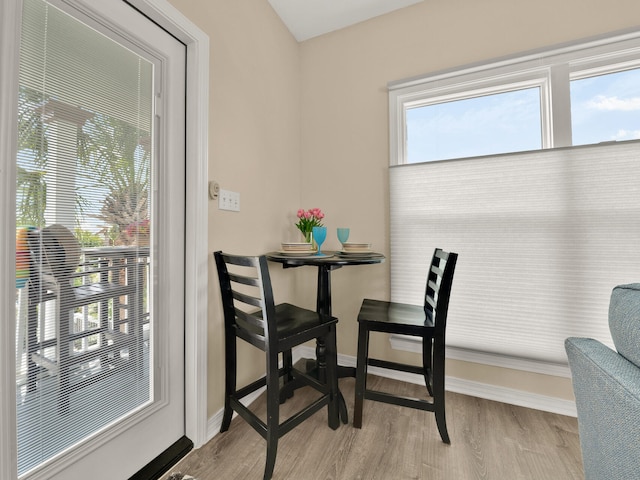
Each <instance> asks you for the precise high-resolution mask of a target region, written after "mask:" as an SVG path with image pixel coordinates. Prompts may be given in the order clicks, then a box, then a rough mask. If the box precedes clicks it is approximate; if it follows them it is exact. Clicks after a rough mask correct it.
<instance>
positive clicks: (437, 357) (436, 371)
mask: <svg viewBox="0 0 640 480" xmlns="http://www.w3.org/2000/svg"><path fill="white" fill-rule="evenodd" d="M433 356H434V362H433V406H434V413H435V415H436V424H437V425H438V432H440V437H441V438H442V441H443V442H444V443H451V440H450V439H449V433H448V432H447V418H446V415H445V409H444V405H445V404H444V395H445V391H444V345H437V344H436V345H434V351H433Z"/></svg>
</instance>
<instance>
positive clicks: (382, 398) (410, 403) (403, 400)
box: [364, 390, 435, 412]
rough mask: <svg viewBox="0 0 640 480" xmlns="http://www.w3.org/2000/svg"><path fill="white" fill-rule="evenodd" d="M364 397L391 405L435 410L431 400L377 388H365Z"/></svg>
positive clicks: (428, 410)
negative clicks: (382, 390)
mask: <svg viewBox="0 0 640 480" xmlns="http://www.w3.org/2000/svg"><path fill="white" fill-rule="evenodd" d="M364 398H365V399H367V400H373V401H376V402H383V403H389V404H391V405H399V406H401V407H409V408H415V409H417V410H425V411H427V412H433V411H435V405H434V404H433V403H432V402H428V401H426V400H421V399H419V398H411V397H402V396H398V395H391V394H389V393H385V392H379V391H377V390H365V391H364Z"/></svg>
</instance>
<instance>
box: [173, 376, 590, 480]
mask: <svg viewBox="0 0 640 480" xmlns="http://www.w3.org/2000/svg"><path fill="white" fill-rule="evenodd" d="M370 378H371V379H370V381H369V385H370V386H371V387H372V388H376V389H384V390H386V391H389V392H402V393H403V394H406V395H413V396H422V395H424V393H423V392H425V389H424V387H422V388H421V387H420V386H418V385H413V384H409V383H404V382H399V381H395V380H390V379H386V378H381V377H377V376H376V377H373V376H372V377H370ZM354 384H355V380H354V379H351V378H347V379H341V380H340V389H341V391H342V392H343V394H344V396H345V399H346V401H347V407H348V409H349V415H350V417H351V416H352V415H353V392H354ZM311 395H314V393H312V391H311V390H308V389H301V390H298V391H296V395H295V397H294V398H293V399H292V400H290V401H287V403H286V404H285V405H283V406H282V407H281V410H280V411H281V415H287V414H288V413H287V412H289V413H291V412H292V411H293V410H292V409H294V408H296V407H297V406H299V403H298V402H300V401H301V400H304V398H305V397H306V398H307V399H308V398H311ZM446 401H447V408H446V411H447V427H448V430H449V436H450V437H451V445H446V444H444V443H442V441H441V440H440V436H439V434H438V431H437V428H436V424H435V418H434V416H433V414H431V413H428V412H420V411H417V410H412V409H408V408H402V407H396V406H393V405H386V404H382V403H378V402H372V401H365V409H364V419H363V428H362V429H361V430H357V429H355V428H353V427H352V425H351V424H348V425H344V424H343V425H341V426H340V428H339V429H338V430H336V431H333V430H331V429H330V428H329V427H328V426H327V423H326V410H325V409H323V410H322V411H321V412H319V413H317V414H315V415H314V416H313V417H311V418H310V419H309V420H307V421H306V422H304V423H303V424H302V425H300V426H299V427H297V428H296V429H294V430H292V431H291V432H289V433H288V434H287V435H285V436H284V437H282V438H281V439H280V442H279V445H278V457H277V460H276V466H275V471H274V475H273V479H274V480H278V479H292V480H293V479H295V480H325V479H331V480H333V479H335V480H357V479H362V480H374V479H379V480H396V479H398V480H404V479H429V480H466V479H491V480H518V479H523V480H524V479H527V480H545V479H549V480H564V479H583V478H584V475H583V472H582V462H581V456H580V455H581V454H580V444H579V438H578V426H577V421H576V419H575V418H573V417H566V416H562V415H556V414H552V413H547V412H541V411H538V410H531V409H527V408H523V407H516V406H513V405H507V404H503V403H498V402H492V401H489V400H483V399H479V398H475V397H469V396H465V395H460V394H456V393H452V392H447V398H446ZM252 408H253V409H255V411H260V412H264V410H265V403H264V395H263V396H262V397H261V398H260V399H259V400H257V401H256V402H254V404H253V407H252ZM263 418H264V417H263ZM349 420H350V421H351V420H352V419H351V418H350V419H349ZM265 450H266V442H265V441H264V440H263V439H262V437H261V436H260V435H258V434H257V433H256V432H255V431H254V430H253V429H251V427H249V426H248V425H247V424H246V422H244V421H243V420H242V419H240V418H238V417H236V418H235V419H234V420H233V421H232V423H231V428H230V429H229V431H228V432H225V433H222V434H218V435H216V436H215V437H214V438H213V439H212V440H211V441H210V442H209V443H207V444H206V445H205V446H203V447H202V448H200V449H198V450H194V451H192V452H191V453H190V454H189V455H187V456H186V457H185V458H184V459H183V460H182V461H181V462H180V463H179V464H178V465H176V466H175V467H174V468H173V469H172V470H171V471H170V472H169V473H171V472H182V473H185V474H189V475H192V476H194V477H195V478H196V479H197V480H220V479H224V480H232V479H242V480H253V479H256V480H258V479H262V475H263V469H264V460H265ZM167 477H168V475H167ZM167 477H164V479H163V480H165V479H166V478H167Z"/></svg>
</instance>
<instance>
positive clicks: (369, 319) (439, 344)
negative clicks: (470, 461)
mask: <svg viewBox="0 0 640 480" xmlns="http://www.w3.org/2000/svg"><path fill="white" fill-rule="evenodd" d="M457 258H458V254H456V253H447V252H444V251H442V250H441V249H439V248H436V249H435V251H434V253H433V258H432V260H431V265H430V268H429V275H428V277H427V286H426V291H425V297H424V306H417V305H409V304H405V303H394V302H385V301H380V300H370V299H365V300H364V301H363V302H362V306H361V308H360V313H359V314H358V324H359V327H358V360H357V366H356V395H355V412H354V419H353V426H354V427H356V428H362V410H363V404H364V400H365V399H367V400H374V401H377V402H384V403H390V404H392V405H400V406H403V407H409V408H416V409H419V410H426V411H429V412H434V413H435V416H436V423H437V425H438V431H439V432H440V436H441V437H442V441H443V442H445V443H451V442H450V440H449V434H448V433H447V423H446V417H445V408H444V407H445V403H444V361H445V355H444V353H445V329H446V325H447V311H448V308H449V296H450V293H451V284H452V282H453V272H454V270H455V267H456V261H457ZM370 332H384V333H392V334H397V335H410V336H414V337H421V338H422V363H423V364H422V367H418V366H414V365H406V364H402V363H395V362H389V361H386V360H378V359H374V358H369V334H370ZM369 365H372V366H375V367H382V368H388V369H392V370H399V371H402V372H409V373H416V374H419V375H423V376H424V379H425V383H426V387H427V390H428V392H429V395H431V396H432V397H433V401H431V402H430V401H427V400H423V399H417V398H408V397H403V396H398V395H392V394H389V393H385V392H380V391H376V390H369V389H367V367H368V366H369Z"/></svg>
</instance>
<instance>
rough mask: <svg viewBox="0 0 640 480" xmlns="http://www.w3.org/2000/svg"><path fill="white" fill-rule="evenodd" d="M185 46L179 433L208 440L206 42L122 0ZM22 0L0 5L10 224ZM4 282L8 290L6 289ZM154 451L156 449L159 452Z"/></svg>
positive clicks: (6, 300)
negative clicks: (181, 422)
mask: <svg viewBox="0 0 640 480" xmlns="http://www.w3.org/2000/svg"><path fill="white" fill-rule="evenodd" d="M122 1H124V2H125V3H128V4H130V5H131V6H132V7H133V8H135V9H137V10H139V11H140V12H141V13H142V14H144V15H146V16H147V17H149V18H150V19H151V20H153V21H154V22H155V23H157V24H158V25H160V26H161V27H162V28H164V29H165V30H166V31H168V32H169V33H170V34H172V35H173V36H174V37H176V38H177V39H178V40H180V41H181V42H183V43H184V44H185V45H186V48H187V65H186V70H187V85H186V86H187V98H186V108H187V111H186V199H185V200H186V212H185V220H186V233H185V235H186V236H185V250H186V254H185V433H186V436H187V437H188V438H189V439H191V441H193V443H194V447H195V448H198V447H200V446H202V445H203V444H204V443H206V441H207V440H208V438H207V435H208V433H207V425H208V419H207V383H208V382H207V317H208V314H207V313H208V304H207V298H208V297H207V294H208V287H207V284H208V260H209V258H208V257H209V255H208V197H207V183H208V133H209V132H208V130H209V119H208V111H209V37H208V36H207V35H206V34H205V33H204V32H203V31H201V30H200V29H199V28H198V27H197V26H196V25H195V24H193V23H192V22H191V21H190V20H188V19H187V18H186V17H185V16H184V15H183V14H182V13H181V12H179V11H178V10H177V9H176V8H175V7H173V6H172V5H171V4H169V3H168V2H167V1H166V0H122ZM21 17H22V0H9V1H2V2H0V72H2V73H0V75H1V76H2V78H1V81H0V105H2V106H3V107H4V108H2V109H0V192H2V193H0V225H4V226H9V227H10V226H11V225H14V224H15V193H14V188H15V175H16V168H15V161H11V160H13V159H15V154H16V151H15V149H16V139H17V94H16V92H17V91H18V68H19V63H20V62H19V48H18V47H19V44H20V40H19V39H20V25H21ZM14 251H15V232H14V229H13V228H2V229H0V272H2V273H1V274H0V275H1V276H0V318H5V319H6V318H15V312H14V306H13V305H14V302H15V298H14V296H13V294H12V293H11V292H12V291H13V290H12V289H11V288H9V287H10V285H11V283H12V282H11V280H13V278H14V276H15V274H14V273H11V272H15V256H14V253H13V252H14ZM7 283H9V285H7ZM14 343H15V322H6V321H2V322H0V365H3V366H4V368H0V392H2V394H0V423H1V424H2V425H3V428H2V429H0V478H17V471H16V457H17V446H16V439H15V430H16V405H15V355H14V351H13V350H14V348H15V345H14ZM158 453H160V452H158Z"/></svg>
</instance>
